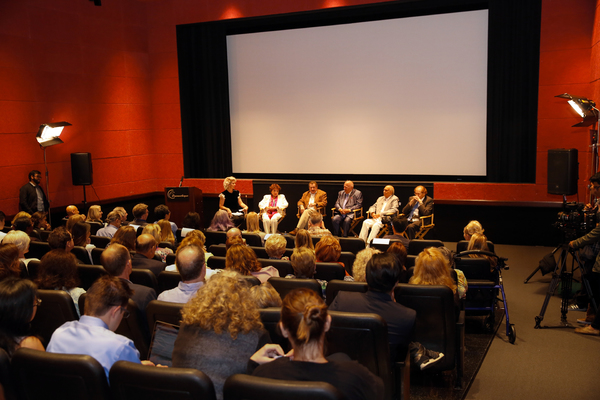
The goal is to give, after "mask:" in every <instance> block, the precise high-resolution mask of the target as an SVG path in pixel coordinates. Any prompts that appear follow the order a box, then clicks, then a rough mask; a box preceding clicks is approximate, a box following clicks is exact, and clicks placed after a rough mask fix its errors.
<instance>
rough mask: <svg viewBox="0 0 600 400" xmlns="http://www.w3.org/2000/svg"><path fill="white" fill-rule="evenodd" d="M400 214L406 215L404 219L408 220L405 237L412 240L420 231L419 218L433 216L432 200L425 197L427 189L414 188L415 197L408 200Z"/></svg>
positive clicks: (421, 187)
mask: <svg viewBox="0 0 600 400" xmlns="http://www.w3.org/2000/svg"><path fill="white" fill-rule="evenodd" d="M402 214H404V215H406V219H408V222H409V225H408V227H407V228H406V235H407V236H408V238H409V239H411V240H412V239H414V238H415V234H416V233H417V232H418V231H419V229H421V217H426V216H428V215H431V214H433V199H432V198H431V197H429V196H427V189H425V187H424V186H417V187H416V188H415V195H414V196H412V197H411V198H409V199H408V204H407V205H406V206H404V208H403V209H402Z"/></svg>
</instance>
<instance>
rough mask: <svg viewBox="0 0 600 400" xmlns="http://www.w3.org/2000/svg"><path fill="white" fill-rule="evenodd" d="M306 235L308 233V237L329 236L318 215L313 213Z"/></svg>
mask: <svg viewBox="0 0 600 400" xmlns="http://www.w3.org/2000/svg"><path fill="white" fill-rule="evenodd" d="M308 233H310V236H323V235H331V232H329V229H327V228H325V224H324V223H323V216H322V215H321V214H319V213H315V214H313V215H312V216H311V217H310V220H309V221H308Z"/></svg>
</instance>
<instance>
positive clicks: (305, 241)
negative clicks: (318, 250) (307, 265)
mask: <svg viewBox="0 0 600 400" xmlns="http://www.w3.org/2000/svg"><path fill="white" fill-rule="evenodd" d="M294 244H295V245H296V249H298V248H300V247H308V248H309V249H313V250H314V249H315V245H314V244H313V241H312V236H310V233H308V231H307V230H306V229H298V232H296V238H295V239H294Z"/></svg>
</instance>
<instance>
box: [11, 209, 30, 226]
mask: <svg viewBox="0 0 600 400" xmlns="http://www.w3.org/2000/svg"><path fill="white" fill-rule="evenodd" d="M23 217H27V218H31V214H29V213H28V212H26V211H19V212H18V213H17V214H15V216H14V217H13V219H12V221H10V224H11V227H12V228H13V229H14V226H15V222H17V220H18V219H19V218H23Z"/></svg>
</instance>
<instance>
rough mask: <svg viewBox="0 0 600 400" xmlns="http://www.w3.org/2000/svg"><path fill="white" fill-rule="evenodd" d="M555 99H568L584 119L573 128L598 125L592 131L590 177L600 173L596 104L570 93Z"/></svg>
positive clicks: (599, 112)
mask: <svg viewBox="0 0 600 400" xmlns="http://www.w3.org/2000/svg"><path fill="white" fill-rule="evenodd" d="M554 97H560V98H562V99H568V103H569V105H570V106H571V107H572V108H573V110H575V111H576V112H577V114H579V115H580V116H581V118H583V120H582V121H581V122H579V123H577V124H575V125H573V127H574V128H575V127H581V126H592V125H594V124H595V125H596V127H595V128H592V129H590V147H591V151H590V154H591V162H590V165H591V169H592V170H591V173H590V176H592V175H594V174H595V173H596V172H598V168H599V165H598V144H599V143H598V139H599V135H600V110H598V109H597V108H596V103H595V102H594V101H593V100H590V99H588V98H585V97H579V96H572V95H570V94H568V93H563V94H559V95H557V96H554ZM588 200H589V202H590V203H591V202H592V196H591V194H590V195H589V199H588Z"/></svg>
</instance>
